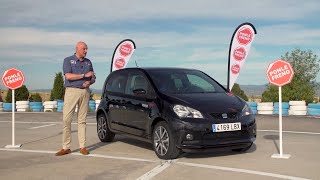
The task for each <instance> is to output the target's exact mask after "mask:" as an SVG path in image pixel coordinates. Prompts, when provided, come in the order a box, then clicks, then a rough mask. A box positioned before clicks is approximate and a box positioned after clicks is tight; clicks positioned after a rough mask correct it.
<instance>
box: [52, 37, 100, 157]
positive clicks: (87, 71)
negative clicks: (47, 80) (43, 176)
mask: <svg viewBox="0 0 320 180" xmlns="http://www.w3.org/2000/svg"><path fill="white" fill-rule="evenodd" d="M87 51H88V46H87V44H86V43H85V42H82V41H80V42H78V43H77V44H76V52H75V54H74V55H72V56H70V57H67V58H65V59H64V62H63V73H64V76H65V83H64V86H65V87H66V90H65V94H64V106H63V135H62V142H63V144H62V149H61V150H60V151H58V152H57V153H56V156H62V155H66V154H69V153H71V150H70V147H71V121H72V116H73V114H74V112H75V108H76V105H78V140H79V146H80V153H81V154H83V155H88V154H89V151H88V150H87V149H86V148H85V144H86V116H87V112H88V104H89V98H90V89H89V86H90V85H91V84H93V83H94V82H95V73H94V71H93V67H92V63H91V61H90V60H89V59H87V58H85V57H86V55H87Z"/></svg>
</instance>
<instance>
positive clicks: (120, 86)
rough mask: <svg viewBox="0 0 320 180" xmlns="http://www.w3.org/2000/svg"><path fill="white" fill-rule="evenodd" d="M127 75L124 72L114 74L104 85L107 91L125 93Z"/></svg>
mask: <svg viewBox="0 0 320 180" xmlns="http://www.w3.org/2000/svg"><path fill="white" fill-rule="evenodd" d="M126 82H127V75H126V74H124V73H118V74H114V75H113V76H112V77H111V78H110V79H109V81H108V82H107V85H106V90H107V91H109V92H117V93H125V90H126Z"/></svg>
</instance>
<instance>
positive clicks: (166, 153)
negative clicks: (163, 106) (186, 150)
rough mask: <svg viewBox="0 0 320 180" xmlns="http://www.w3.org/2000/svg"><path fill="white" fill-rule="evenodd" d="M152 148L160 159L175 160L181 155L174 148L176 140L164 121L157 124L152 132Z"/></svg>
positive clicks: (178, 150)
mask: <svg viewBox="0 0 320 180" xmlns="http://www.w3.org/2000/svg"><path fill="white" fill-rule="evenodd" d="M152 137H153V138H152V139H153V148H154V151H155V153H156V155H157V156H158V157H159V158H160V159H165V160H167V159H175V158H177V157H178V156H179V155H180V154H181V150H180V149H178V148H177V146H176V140H175V137H174V136H173V134H172V132H171V130H170V128H169V126H168V124H167V123H166V122H164V121H160V122H158V123H157V124H156V125H155V127H154V129H153V132H152Z"/></svg>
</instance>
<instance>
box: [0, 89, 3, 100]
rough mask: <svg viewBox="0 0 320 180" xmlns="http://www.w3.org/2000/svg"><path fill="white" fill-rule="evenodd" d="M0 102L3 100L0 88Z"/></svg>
mask: <svg viewBox="0 0 320 180" xmlns="http://www.w3.org/2000/svg"><path fill="white" fill-rule="evenodd" d="M0 102H3V99H2V90H1V89H0Z"/></svg>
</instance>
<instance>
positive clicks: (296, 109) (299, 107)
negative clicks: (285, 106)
mask: <svg viewBox="0 0 320 180" xmlns="http://www.w3.org/2000/svg"><path fill="white" fill-rule="evenodd" d="M290 110H292V111H306V110H307V106H290Z"/></svg>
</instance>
